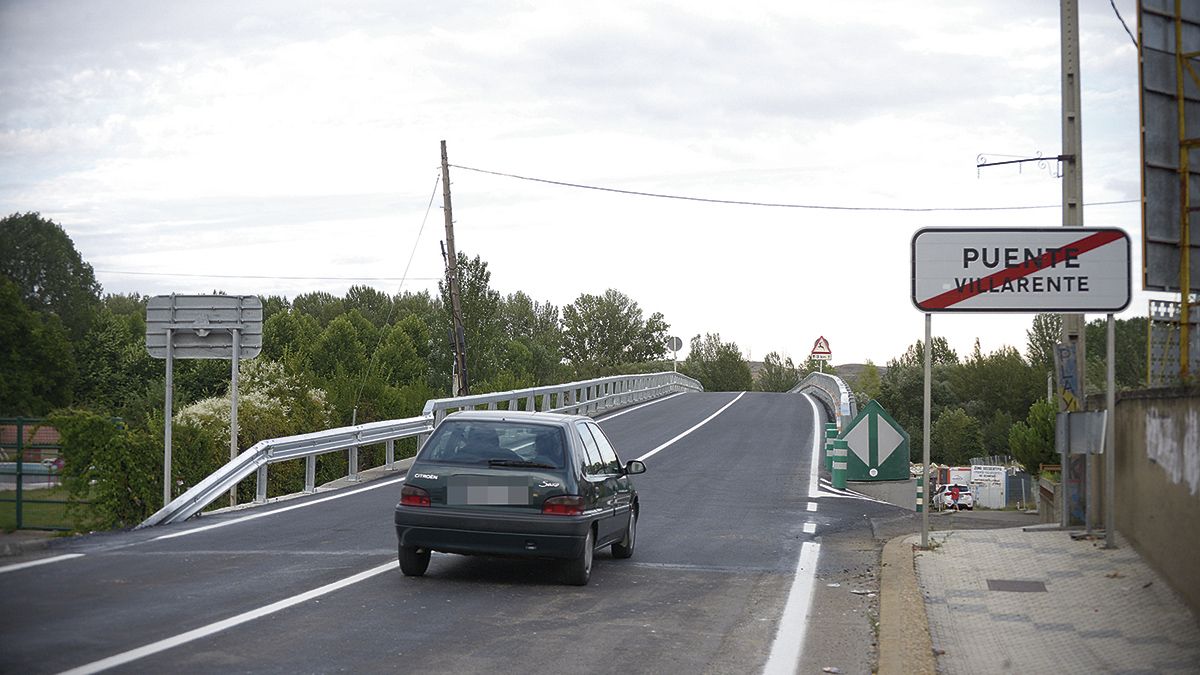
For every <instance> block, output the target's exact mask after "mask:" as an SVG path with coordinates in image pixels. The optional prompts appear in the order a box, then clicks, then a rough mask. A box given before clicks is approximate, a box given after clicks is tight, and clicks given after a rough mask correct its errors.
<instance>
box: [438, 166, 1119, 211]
mask: <svg viewBox="0 0 1200 675" xmlns="http://www.w3.org/2000/svg"><path fill="white" fill-rule="evenodd" d="M451 166H453V167H454V168H456V169H462V170H463V171H474V172H476V173H484V174H489V175H492V176H501V177H504V178H515V179H517V180H525V181H531V182H534V183H546V184H549V185H558V186H561V187H570V188H579V189H582V190H598V191H600V192H615V193H617V194H623V195H634V196H637V197H655V198H658V199H677V200H681V201H688V202H704V203H707V204H730V205H734V206H766V207H770V208H778V209H810V210H819V211H873V212H881V211H891V212H907V213H930V212H934V211H1028V210H1032V209H1060V208H1062V204H1040V205H1037V206H943V207H903V206H836V205H831V204H788V203H782V202H755V201H744V200H740V199H715V198H711V197H691V196H687V195H670V194H663V193H659V192H643V191H640V190H623V189H621V188H612V187H602V186H598V185H584V184H582V183H569V182H566V181H561V180H551V179H549V178H536V177H533V176H521V175H518V174H515V173H505V172H503V171H491V170H488V169H477V168H474V167H470V166H462V165H460V164H451ZM1140 202H1141V200H1140V199H1119V200H1115V201H1107V202H1088V203H1086V204H1085V206H1110V205H1113V204H1137V203H1140Z"/></svg>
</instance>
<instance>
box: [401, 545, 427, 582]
mask: <svg viewBox="0 0 1200 675" xmlns="http://www.w3.org/2000/svg"><path fill="white" fill-rule="evenodd" d="M427 569H429V549H419V548H417V547H416V546H401V547H400V571H401V572H403V573H404V576H407V577H419V576H421V575H422V574H425V570H427Z"/></svg>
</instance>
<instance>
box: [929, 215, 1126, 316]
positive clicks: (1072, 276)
mask: <svg viewBox="0 0 1200 675" xmlns="http://www.w3.org/2000/svg"><path fill="white" fill-rule="evenodd" d="M1129 266H1130V246H1129V235H1127V234H1126V233H1125V232H1124V231H1123V230H1118V229H1115V228H1082V227H1054V228H1030V227H1022V228H925V229H922V230H919V231H917V233H916V234H915V235H913V240H912V300H913V304H914V305H916V307H917V309H919V310H921V311H922V312H926V313H929V312H1117V311H1120V310H1122V309H1124V308H1125V307H1126V306H1128V305H1129V300H1130V297H1131V293H1132V290H1131V285H1130V279H1129Z"/></svg>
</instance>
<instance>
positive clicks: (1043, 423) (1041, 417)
mask: <svg viewBox="0 0 1200 675" xmlns="http://www.w3.org/2000/svg"><path fill="white" fill-rule="evenodd" d="M1057 412H1058V408H1057V406H1056V405H1055V404H1053V403H1050V402H1049V401H1045V400H1040V401H1037V402H1035V403H1034V404H1033V405H1032V406H1030V407H1029V414H1028V415H1027V416H1026V418H1025V421H1024V422H1017V423H1015V424H1013V425H1012V427H1011V430H1010V431H1009V434H1008V445H1009V448H1010V449H1011V451H1012V455H1013V457H1014V458H1016V460H1017V461H1018V462H1020V463H1021V464H1022V465H1024V466H1025V470H1026V471H1029V472H1030V473H1034V472H1036V471H1037V470H1038V467H1039V466H1041V465H1042V464H1057V463H1058V461H1057V460H1058V453H1057V452H1055V450H1054V426H1055V416H1056V414H1057Z"/></svg>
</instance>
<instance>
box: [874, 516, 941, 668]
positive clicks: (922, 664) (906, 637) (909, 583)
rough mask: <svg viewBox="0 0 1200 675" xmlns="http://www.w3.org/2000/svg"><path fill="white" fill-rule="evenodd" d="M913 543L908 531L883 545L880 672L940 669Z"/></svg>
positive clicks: (880, 596)
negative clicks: (934, 653) (926, 612)
mask: <svg viewBox="0 0 1200 675" xmlns="http://www.w3.org/2000/svg"><path fill="white" fill-rule="evenodd" d="M914 544H915V538H914V536H913V535H911V534H906V535H903V536H900V537H896V538H895V539H892V540H891V541H889V542H888V543H887V544H885V545H884V547H883V564H882V565H881V570H880V580H879V670H878V673H879V675H892V674H895V675H908V674H910V673H920V674H922V675H934V673H936V672H937V662H936V660H935V659H934V657H933V640H932V639H931V638H930V636H929V618H928V616H927V615H926V614H925V599H924V598H923V597H922V596H921V590H920V587H919V586H918V585H917V570H916V558H915V557H914V555H913V552H914Z"/></svg>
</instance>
